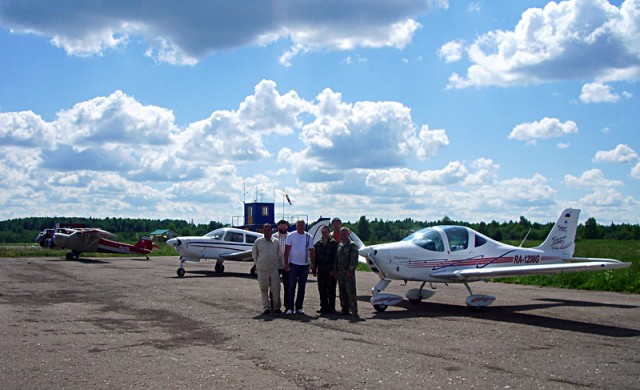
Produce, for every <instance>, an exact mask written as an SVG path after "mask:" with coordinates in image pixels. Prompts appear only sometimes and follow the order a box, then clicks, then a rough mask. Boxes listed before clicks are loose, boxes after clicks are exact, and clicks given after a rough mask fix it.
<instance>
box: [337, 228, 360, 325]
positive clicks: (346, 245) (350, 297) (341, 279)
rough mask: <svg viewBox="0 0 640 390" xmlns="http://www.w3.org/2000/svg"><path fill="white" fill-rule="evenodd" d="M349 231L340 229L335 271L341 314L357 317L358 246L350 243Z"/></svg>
mask: <svg viewBox="0 0 640 390" xmlns="http://www.w3.org/2000/svg"><path fill="white" fill-rule="evenodd" d="M350 235H351V231H350V230H349V229H347V228H346V227H343V228H342V229H340V239H341V240H340V244H338V256H337V257H336V265H335V270H336V273H337V276H338V287H339V289H340V306H341V307H342V311H341V312H342V314H349V312H351V315H352V316H354V317H356V318H357V317H358V297H357V295H356V267H357V266H358V246H357V245H356V244H355V243H354V242H353V241H351V238H350Z"/></svg>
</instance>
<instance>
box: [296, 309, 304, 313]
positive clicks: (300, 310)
mask: <svg viewBox="0 0 640 390" xmlns="http://www.w3.org/2000/svg"><path fill="white" fill-rule="evenodd" d="M296 314H304V310H302V309H298V310H296Z"/></svg>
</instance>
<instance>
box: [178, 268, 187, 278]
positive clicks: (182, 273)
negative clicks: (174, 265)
mask: <svg viewBox="0 0 640 390" xmlns="http://www.w3.org/2000/svg"><path fill="white" fill-rule="evenodd" d="M184 273H185V270H184V268H178V271H177V274H178V277H179V278H181V277H183V276H184Z"/></svg>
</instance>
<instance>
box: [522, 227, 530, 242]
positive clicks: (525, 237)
mask: <svg viewBox="0 0 640 390" xmlns="http://www.w3.org/2000/svg"><path fill="white" fill-rule="evenodd" d="M529 233H531V228H529V231H528V232H527V234H526V235H525V236H524V238H523V239H522V242H521V243H520V247H522V244H524V242H525V241H526V240H527V237H529Z"/></svg>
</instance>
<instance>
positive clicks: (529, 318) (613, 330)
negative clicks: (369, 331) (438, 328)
mask: <svg viewBox="0 0 640 390" xmlns="http://www.w3.org/2000/svg"><path fill="white" fill-rule="evenodd" d="M370 298H371V297H369V296H359V297H358V300H360V301H365V302H367V303H368V302H369V299H370ZM537 300H538V301H541V303H536V304H527V305H515V306H490V307H488V308H486V309H483V310H480V311H474V310H472V309H470V308H468V307H467V306H460V305H450V304H444V303H435V302H429V301H425V302H422V303H420V304H417V305H414V304H411V303H409V302H408V301H406V300H405V301H403V302H401V303H400V304H399V305H397V306H396V307H401V308H404V309H406V310H405V311H398V310H392V311H385V312H375V313H374V315H373V319H374V320H385V321H389V320H397V319H403V318H416V317H467V318H481V319H483V320H490V321H496V322H503V323H510V324H520V325H527V326H536V327H541V328H548V329H557V330H566V331H570V332H578V333H586V334H593V335H599V336H608V337H637V336H640V330H639V329H632V328H624V327H619V326H614V325H602V324H595V323H591V322H584V321H577V320H570V319H563V318H554V317H549V316H544V315H540V314H533V313H525V312H526V311H530V310H536V309H545V308H553V307H567V306H569V307H593V308H598V307H613V308H620V309H633V308H637V306H634V305H619V304H608V303H602V302H589V301H572V300H564V299H546V298H543V299H537ZM542 302H545V303H542Z"/></svg>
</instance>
